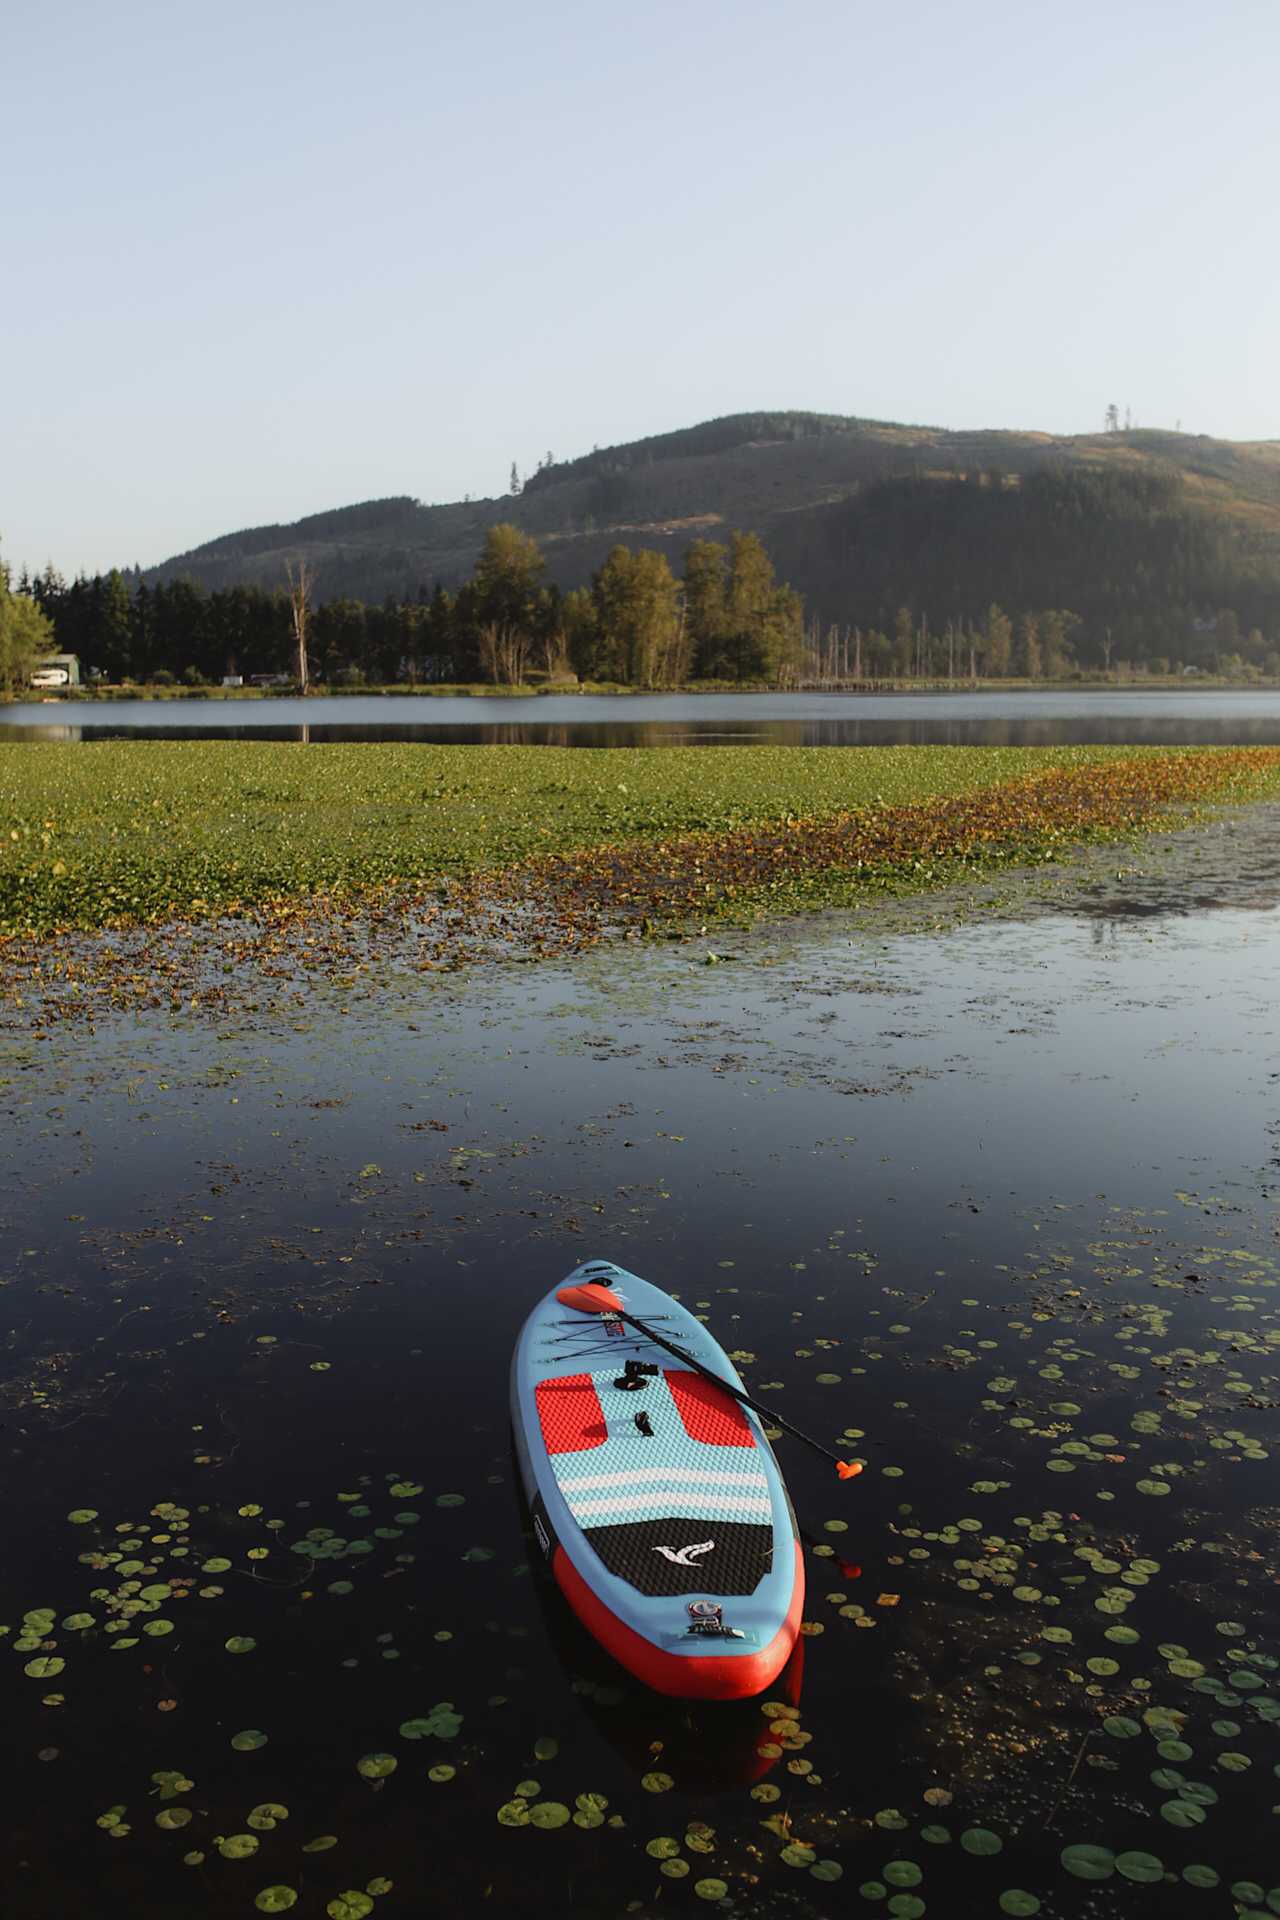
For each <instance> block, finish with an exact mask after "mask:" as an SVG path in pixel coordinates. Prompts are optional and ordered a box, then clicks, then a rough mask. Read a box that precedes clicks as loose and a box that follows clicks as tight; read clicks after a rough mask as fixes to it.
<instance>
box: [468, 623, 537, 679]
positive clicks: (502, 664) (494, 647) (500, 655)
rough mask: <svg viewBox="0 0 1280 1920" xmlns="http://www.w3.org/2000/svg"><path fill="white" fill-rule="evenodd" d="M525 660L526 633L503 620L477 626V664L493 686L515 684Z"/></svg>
mask: <svg viewBox="0 0 1280 1920" xmlns="http://www.w3.org/2000/svg"><path fill="white" fill-rule="evenodd" d="M528 663H529V636H528V634H526V633H522V632H521V631H520V629H519V628H518V627H515V626H513V625H512V624H511V622H510V621H507V620H490V621H487V622H486V624H485V625H484V626H482V627H481V629H480V665H481V667H482V668H483V669H484V672H485V673H486V674H487V675H488V677H489V679H490V680H492V682H493V683H494V685H495V686H498V685H499V684H501V685H503V686H508V687H518V686H520V684H521V683H522V682H523V680H524V670H525V668H526V666H527V665H528Z"/></svg>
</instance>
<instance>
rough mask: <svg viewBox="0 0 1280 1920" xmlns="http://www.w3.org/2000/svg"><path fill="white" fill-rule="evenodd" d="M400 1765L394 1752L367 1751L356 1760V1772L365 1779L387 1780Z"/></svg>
mask: <svg viewBox="0 0 1280 1920" xmlns="http://www.w3.org/2000/svg"><path fill="white" fill-rule="evenodd" d="M399 1765H400V1762H399V1761H398V1760H397V1759H396V1757H395V1755H394V1753H366V1754H365V1755H364V1756H363V1758H361V1759H359V1760H357V1761H356V1772H357V1773H358V1774H360V1775H361V1776H362V1778H364V1779H365V1780H385V1779H386V1778H387V1776H388V1775H389V1774H392V1773H394V1772H395V1770H396V1768H397V1767H398V1766H399Z"/></svg>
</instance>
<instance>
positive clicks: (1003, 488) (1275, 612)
mask: <svg viewBox="0 0 1280 1920" xmlns="http://www.w3.org/2000/svg"><path fill="white" fill-rule="evenodd" d="M499 521H512V522H514V523H515V524H516V525H517V526H519V527H521V528H523V529H524V530H525V531H527V532H529V533H531V534H533V535H534V536H535V537H536V538H537V539H538V541H539V543H540V544H541V546H542V548H543V551H544V553H545V555H546V562H547V577H548V578H549V579H551V580H552V581H554V582H555V583H556V584H557V585H559V586H560V587H562V588H565V589H568V588H570V587H574V586H580V585H583V584H585V583H586V582H587V581H589V579H590V577H591V575H592V573H593V571H594V570H595V569H596V568H598V567H599V566H600V565H601V563H602V561H603V560H604V558H605V556H606V554H607V553H608V551H609V549H610V548H611V547H613V546H615V545H616V544H617V543H618V542H623V543H626V544H627V545H630V546H646V547H655V548H658V549H659V550H661V551H663V552H665V553H666V554H667V556H668V558H669V559H670V561H671V564H672V567H673V569H674V570H675V571H676V572H679V571H680V568H681V560H682V556H683V553H684V551H685V549H686V547H687V546H688V545H689V543H690V541H691V540H693V539H695V538H700V537H701V538H711V539H722V540H727V539H728V538H729V536H730V534H731V533H733V532H737V531H747V530H751V531H755V532H757V533H759V534H760V535H761V536H762V537H763V538H764V540H765V542H766V545H767V546H768V548H769V550H770V552H771V553H772V554H773V556H774V558H775V560H776V562H777V565H778V570H779V573H780V574H781V575H782V577H784V578H786V579H787V580H789V581H790V582H791V584H792V585H793V586H794V587H796V588H797V589H798V590H799V591H800V592H801V593H802V594H803V595H804V596H805V600H806V603H807V606H808V608H809V610H810V612H811V614H812V615H814V616H816V617H817V618H818V619H819V620H820V621H822V622H827V621H839V622H845V621H847V622H855V623H856V622H860V623H863V624H866V625H881V626H884V625H887V624H889V622H890V621H891V619H892V616H893V613H894V610H895V609H896V608H897V607H899V606H902V605H907V606H910V607H912V608H913V609H914V610H915V612H916V613H917V614H919V615H922V616H924V617H927V618H929V619H932V620H933V621H935V622H937V623H941V622H943V621H945V620H948V619H952V618H959V617H976V616H977V615H978V614H979V613H980V612H981V611H983V610H984V609H985V608H986V607H987V606H988V605H989V603H990V602H991V601H993V600H996V601H999V602H1001V603H1002V604H1003V605H1005V606H1009V607H1014V608H1017V607H1020V606H1024V605H1034V606H1039V607H1044V606H1066V607H1070V608H1072V609H1073V610H1075V611H1076V612H1078V613H1080V614H1081V615H1083V616H1084V617H1085V619H1086V620H1087V621H1089V622H1090V623H1091V624H1092V623H1093V622H1095V621H1107V622H1110V621H1119V622H1121V623H1123V624H1125V625H1129V624H1130V622H1131V621H1132V620H1133V619H1134V617H1135V616H1137V615H1139V614H1141V613H1142V611H1143V610H1144V609H1145V610H1146V612H1147V613H1149V614H1150V615H1152V616H1154V617H1155V618H1156V619H1157V620H1160V621H1162V620H1164V619H1166V618H1167V615H1168V613H1169V612H1170V611H1171V610H1172V609H1173V608H1175V607H1176V608H1178V609H1180V610H1181V611H1182V612H1184V613H1185V612H1188V611H1195V610H1205V611H1208V610H1211V609H1214V608H1218V607H1223V606H1227V607H1233V608H1235V609H1236V611H1237V612H1238V613H1239V615H1240V617H1241V620H1242V622H1244V623H1245V624H1246V625H1254V624H1257V625H1259V626H1261V627H1263V628H1264V629H1266V630H1269V631H1274V630H1275V629H1276V626H1277V623H1278V622H1280V442H1274V441H1271V442H1232V441H1223V440H1214V439H1211V438H1208V437H1207V436H1203V435H1191V434H1175V433H1162V432H1150V431H1132V432H1124V431H1121V432H1110V433H1099V434H1095V435H1082V436H1075V437H1069V438H1068V437H1055V436H1053V435H1050V434H1044V433H1035V432H1025V433H1021V432H1020V433H1010V432H994V431H992V432H986V431H975V432H949V431H944V430H942V429H940V428H931V427H918V426H904V425H895V424H892V423H886V422H883V421H871V420H859V419H852V418H846V417H843V416H840V415H835V414H814V413H794V412H775V413H751V414H737V415H733V416H731V417H729V418H726V419H722V420H712V421H708V422H706V423H705V424H703V425H701V426H696V427H689V428H686V429H684V430H682V431H679V432H675V433H668V434H661V435H657V436H655V437H654V438H651V439H646V440H639V441H634V442H631V443H630V444H628V445H625V446H617V447H607V448H597V449H595V450H594V451H593V452H591V453H588V454H585V455H583V456H582V457H580V458H577V459H573V460H565V461H556V460H553V459H552V458H551V456H550V455H548V456H547V457H546V459H545V460H544V461H542V462H540V463H539V465H538V467H537V470H536V471H535V472H534V473H533V474H532V475H530V476H529V477H528V478H527V479H526V480H525V481H524V483H523V485H522V486H521V487H520V489H519V491H515V492H510V491H509V492H507V493H504V494H501V495H498V496H495V497H494V498H493V499H488V500H477V501H462V502H455V503H452V504H448V505H438V506H425V505H423V504H422V503H421V502H419V501H417V500H414V499H412V498H409V497H408V496H398V497H395V498H392V499H387V500H373V501H367V502H365V503H363V504H362V505H359V506H351V507H341V508H336V509H335V510H333V511H332V512H328V513H320V514H313V515H311V516H310V517H309V518H307V519H305V520H299V521H297V522H295V523H294V524H292V525H287V526H270V527H256V528H252V529H248V530H246V531H244V532H241V533H232V534H225V535H223V536H222V537H221V538H220V539H216V540H212V541H210V542H208V543H207V544H206V545H204V546H201V547H197V548H195V549H193V550H192V551H191V552H190V553H186V554H180V555H178V556H176V557H175V558H174V559H172V560H168V561H166V562H164V563H163V564H162V565H161V566H159V567H156V568H153V569H152V570H151V571H150V572H149V573H148V574H147V575H146V576H144V577H146V578H147V579H149V580H158V579H173V578H176V577H181V576H186V577H188V578H190V579H193V580H196V581H199V582H201V583H202V584H204V585H205V586H208V587H220V586H230V585H235V584H246V585H248V584H257V585H262V586H276V585H279V584H281V583H282V582H283V579H284V567H285V562H286V560H288V559H291V558H297V557H306V558H307V559H308V560H309V561H310V562H311V563H312V565H313V566H314V568H315V570H316V573H317V576H318V581H317V584H318V590H319V593H320V595H321V597H323V598H324V599H336V598H341V597H350V598H352V599H358V600H363V601H366V602H371V603H376V602H380V601H382V600H384V599H385V598H387V597H388V596H391V597H393V598H395V599H398V600H399V599H405V600H408V599H414V598H417V597H419V596H421V595H424V594H426V593H429V592H430V591H431V589H432V588H433V587H434V586H436V585H437V584H443V585H444V586H446V587H450V588H454V587H456V586H458V585H460V584H461V583H462V582H463V581H464V580H465V579H467V578H468V577H469V575H470V574H471V571H472V569H473V567H474V564H475V561H476V557H477V555H478V553H479V550H480V547H481V543H482V541H483V539H484V536H485V533H486V531H487V529H488V528H489V527H491V526H493V525H494V524H495V523H497V522H499ZM1134 637H1135V639H1136V638H1138V636H1136V635H1135V636H1134ZM1156 640H1157V636H1156V634H1155V633H1153V634H1152V635H1151V643H1152V645H1153V646H1154V645H1155V642H1156ZM1157 650H1161V649H1159V648H1157Z"/></svg>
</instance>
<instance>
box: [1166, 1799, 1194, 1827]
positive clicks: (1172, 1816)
mask: <svg viewBox="0 0 1280 1920" xmlns="http://www.w3.org/2000/svg"><path fill="white" fill-rule="evenodd" d="M1160 1818H1161V1819H1162V1820H1167V1821H1168V1822H1169V1825H1170V1826H1171V1827H1198V1826H1202V1825H1203V1823H1204V1818H1205V1812H1204V1808H1203V1807H1201V1806H1197V1804H1196V1802H1195V1801H1194V1800H1166V1801H1165V1803H1164V1805H1163V1806H1162V1807H1161V1809H1160Z"/></svg>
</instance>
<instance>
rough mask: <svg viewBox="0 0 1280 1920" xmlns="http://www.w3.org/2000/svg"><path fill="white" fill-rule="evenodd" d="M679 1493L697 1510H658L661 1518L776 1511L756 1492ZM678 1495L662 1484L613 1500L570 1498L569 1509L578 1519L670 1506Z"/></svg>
mask: <svg viewBox="0 0 1280 1920" xmlns="http://www.w3.org/2000/svg"><path fill="white" fill-rule="evenodd" d="M679 1494H680V1496H687V1499H688V1503H689V1506H691V1507H692V1506H696V1507H697V1509H698V1511H697V1513H688V1512H686V1511H685V1509H684V1508H681V1510H680V1512H679V1513H678V1514H659V1515H657V1516H656V1517H657V1518H658V1519H673V1520H676V1519H682V1520H702V1519H705V1518H706V1517H707V1516H708V1515H709V1514H712V1513H721V1514H751V1515H755V1514H759V1515H760V1516H761V1518H763V1519H768V1518H769V1516H770V1515H771V1514H772V1512H773V1505H772V1502H771V1501H768V1500H761V1499H757V1498H756V1497H755V1495H748V1494H741V1493H701V1492H699V1490H698V1489H697V1488H696V1487H694V1488H688V1487H685V1488H681V1489H680V1490H679ZM676 1498H677V1495H676V1494H672V1495H670V1496H665V1495H664V1494H663V1492H662V1490H661V1489H660V1488H655V1489H654V1491H653V1492H652V1493H623V1494H615V1495H614V1497H613V1498H612V1499H610V1500H571V1501H570V1502H569V1510H570V1512H571V1513H572V1514H573V1517H574V1519H575V1520H581V1519H582V1517H583V1515H584V1514H588V1513H635V1512H636V1511H638V1509H640V1508H641V1507H658V1506H662V1505H666V1506H670V1505H671V1502H672V1501H673V1500H674V1499H676Z"/></svg>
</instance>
